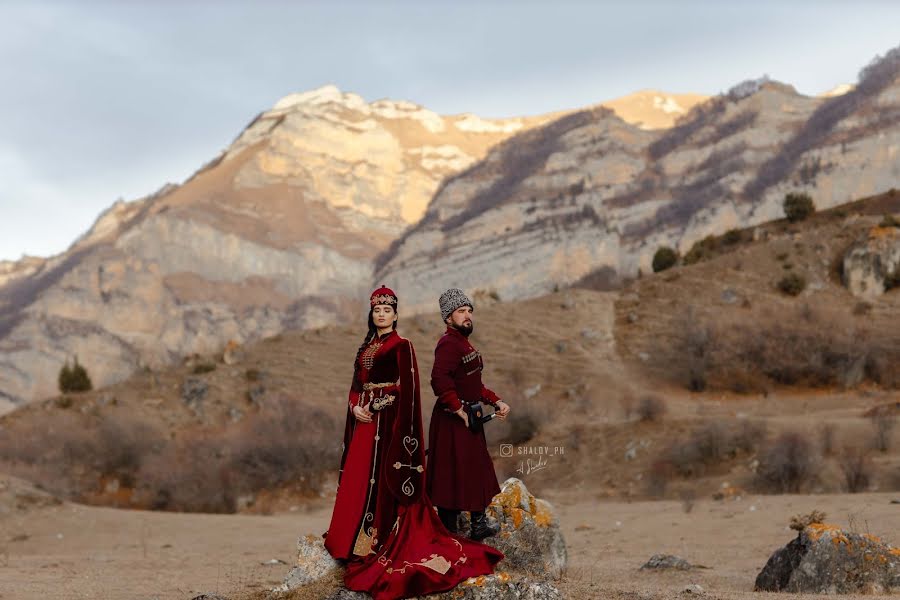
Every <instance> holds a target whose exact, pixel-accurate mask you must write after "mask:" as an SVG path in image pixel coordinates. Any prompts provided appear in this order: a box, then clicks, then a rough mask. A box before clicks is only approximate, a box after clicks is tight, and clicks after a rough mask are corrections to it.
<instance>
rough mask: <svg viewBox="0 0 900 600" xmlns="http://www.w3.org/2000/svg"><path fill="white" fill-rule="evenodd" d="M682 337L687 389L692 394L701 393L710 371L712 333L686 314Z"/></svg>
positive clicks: (690, 315)
mask: <svg viewBox="0 0 900 600" xmlns="http://www.w3.org/2000/svg"><path fill="white" fill-rule="evenodd" d="M683 335H684V339H683V340H682V343H681V344H680V347H681V349H682V352H683V357H684V359H685V360H686V361H687V365H686V367H687V373H686V375H687V387H688V389H689V390H691V391H692V392H702V391H703V390H705V389H706V385H707V375H708V372H709V370H710V361H711V355H712V351H713V347H714V336H713V332H712V330H711V329H710V328H709V327H708V326H706V325H704V324H701V323H699V322H697V321H696V320H695V319H694V317H693V314H688V316H687V326H686V327H685V329H684V334H683Z"/></svg>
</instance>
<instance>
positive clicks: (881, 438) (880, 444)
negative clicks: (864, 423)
mask: <svg viewBox="0 0 900 600" xmlns="http://www.w3.org/2000/svg"><path fill="white" fill-rule="evenodd" d="M871 420H872V430H873V433H874V434H875V435H874V439H873V440H872V446H873V447H874V448H875V449H876V450H878V451H879V452H887V451H888V450H890V448H891V438H892V436H893V433H894V427H896V425H897V417H895V416H894V415H892V414H889V413H887V412H882V411H879V412H876V413H875V414H873V415H872V416H871Z"/></svg>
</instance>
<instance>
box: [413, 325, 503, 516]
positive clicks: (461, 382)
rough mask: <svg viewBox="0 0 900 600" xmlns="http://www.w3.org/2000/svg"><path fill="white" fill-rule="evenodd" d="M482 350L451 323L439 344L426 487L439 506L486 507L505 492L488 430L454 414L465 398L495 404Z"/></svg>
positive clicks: (434, 375) (432, 382) (470, 508)
mask: <svg viewBox="0 0 900 600" xmlns="http://www.w3.org/2000/svg"><path fill="white" fill-rule="evenodd" d="M483 370H484V361H483V360H482V358H481V354H480V353H479V352H478V351H477V350H476V349H475V348H474V347H473V346H472V344H471V343H470V342H469V339H468V338H467V337H466V336H464V335H463V334H462V333H460V332H459V331H457V330H456V329H454V328H453V327H448V328H447V332H446V333H444V335H443V336H441V339H440V340H438V343H437V347H436V348H435V349H434V367H433V368H432V370H431V389H432V390H433V391H434V393H435V395H436V396H437V402H435V405H434V410H433V411H432V413H431V427H430V428H429V432H428V433H429V434H428V469H427V471H426V489H427V491H428V495H429V496H430V497H431V500H432V501H433V502H434V504H435V505H436V506H440V507H441V508H447V509H455V510H468V511H473V510H474V511H481V510H484V509H485V508H486V507H487V505H488V504H490V503H491V499H492V498H493V497H494V496H495V495H496V494H499V493H500V486H499V485H498V484H497V475H496V473H495V472H494V463H493V462H492V461H491V456H490V454H489V453H488V449H487V443H486V441H485V438H484V433H483V432H480V433H477V434H474V433H472V432H471V431H469V429H468V428H467V427H466V424H465V422H464V421H463V420H462V419H460V418H459V416H457V415H455V414H454V412H455V411H457V410H459V408H460V407H461V406H462V402H463V401H467V402H473V401H481V402H487V403H488V404H492V405H496V403H497V402H498V401H499V400H500V398H499V397H497V394H495V393H494V392H492V391H491V390H489V389H488V388H486V387H485V386H484V384H483V383H482V381H481V372H482V371H483Z"/></svg>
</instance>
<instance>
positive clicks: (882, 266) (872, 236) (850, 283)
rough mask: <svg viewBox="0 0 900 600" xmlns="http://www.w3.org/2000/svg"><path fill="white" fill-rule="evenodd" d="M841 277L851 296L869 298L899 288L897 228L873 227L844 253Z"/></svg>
mask: <svg viewBox="0 0 900 600" xmlns="http://www.w3.org/2000/svg"><path fill="white" fill-rule="evenodd" d="M842 266H843V270H842V278H843V282H844V285H845V286H846V287H847V289H849V290H850V292H851V293H852V294H853V295H854V296H859V297H860V298H865V299H872V298H876V297H878V296H880V295H881V294H883V293H884V292H885V291H886V290H888V289H890V288H892V287H896V286H897V285H900V228H897V227H873V228H872V229H871V231H870V232H869V235H868V236H867V237H866V239H865V240H862V241H860V242H858V243H856V244H854V245H853V246H852V247H851V248H850V249H849V250H847V252H846V253H845V254H844V260H843V265H842Z"/></svg>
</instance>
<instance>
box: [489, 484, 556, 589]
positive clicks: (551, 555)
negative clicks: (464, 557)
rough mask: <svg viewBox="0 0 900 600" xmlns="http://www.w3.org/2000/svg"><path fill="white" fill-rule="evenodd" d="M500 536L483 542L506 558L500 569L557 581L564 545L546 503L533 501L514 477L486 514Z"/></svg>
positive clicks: (534, 499) (548, 504) (523, 486)
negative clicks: (538, 574)
mask: <svg viewBox="0 0 900 600" xmlns="http://www.w3.org/2000/svg"><path fill="white" fill-rule="evenodd" d="M487 512H488V514H489V515H490V516H493V518H495V519H497V521H498V522H499V523H500V533H498V534H497V535H495V536H493V537H489V538H487V539H486V540H484V543H486V544H490V545H491V546H493V547H495V548H497V549H498V550H500V551H501V552H503V553H504V554H505V555H506V558H505V559H504V560H503V563H502V564H503V566H504V567H506V568H508V569H516V570H520V571H523V572H525V573H541V574H543V575H546V576H547V577H552V578H554V579H555V578H559V577H560V576H561V575H562V574H563V573H564V572H565V570H566V565H567V561H568V556H567V553H566V542H565V539H564V538H563V535H562V531H560V528H559V520H558V519H557V518H556V515H555V513H554V512H553V507H552V506H551V505H550V503H549V502H547V501H545V500H541V499H540V498H535V497H534V496H533V495H532V494H531V493H530V492H529V491H528V488H526V487H525V484H524V483H522V482H521V481H520V480H518V479H516V478H515V477H510V478H509V479H507V480H506V481H505V482H504V483H503V487H502V489H501V491H500V493H499V494H497V495H496V496H494V499H493V501H492V502H491V504H490V506H489V507H488V510H487Z"/></svg>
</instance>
